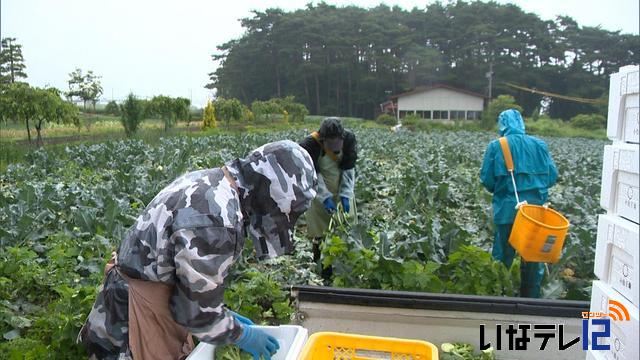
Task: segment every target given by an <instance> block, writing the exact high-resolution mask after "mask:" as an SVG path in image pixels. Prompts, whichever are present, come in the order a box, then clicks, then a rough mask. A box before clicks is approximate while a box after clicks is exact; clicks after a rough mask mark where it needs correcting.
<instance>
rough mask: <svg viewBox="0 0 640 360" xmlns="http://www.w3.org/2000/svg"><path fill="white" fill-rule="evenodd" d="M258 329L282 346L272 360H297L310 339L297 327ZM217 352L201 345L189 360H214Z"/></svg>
mask: <svg viewBox="0 0 640 360" xmlns="http://www.w3.org/2000/svg"><path fill="white" fill-rule="evenodd" d="M257 327H258V328H260V329H261V330H263V331H264V332H266V333H267V334H269V335H271V336H273V337H274V338H276V339H277V340H278V343H279V344H280V349H279V350H278V352H276V353H275V355H273V356H271V359H272V360H296V359H297V358H298V354H300V351H302V348H303V347H304V344H305V342H306V341H307V337H309V332H308V331H307V329H305V328H303V327H302V326H297V325H280V326H257ZM215 351H216V346H215V345H211V344H206V343H200V344H198V346H196V348H195V349H193V351H192V352H191V354H189V357H187V360H213V359H214V355H215Z"/></svg>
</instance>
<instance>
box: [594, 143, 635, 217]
mask: <svg viewBox="0 0 640 360" xmlns="http://www.w3.org/2000/svg"><path fill="white" fill-rule="evenodd" d="M638 157H640V145H637V144H622V143H618V144H614V145H606V146H605V147H604V159H603V163H602V189H601V193H600V205H601V206H602V207H603V208H605V209H606V210H607V211H608V212H609V213H610V214H615V215H619V216H622V217H624V218H627V219H629V220H631V221H633V222H635V223H638V212H639V211H640V208H639V207H638V202H639V192H640V189H639V187H640V186H639V185H638V183H639V182H640V180H639V179H640V178H639V176H638V167H639V166H638Z"/></svg>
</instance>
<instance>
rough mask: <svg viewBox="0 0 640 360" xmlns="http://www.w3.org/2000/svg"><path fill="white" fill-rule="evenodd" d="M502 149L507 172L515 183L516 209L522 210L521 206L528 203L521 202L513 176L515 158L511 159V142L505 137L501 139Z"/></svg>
mask: <svg viewBox="0 0 640 360" xmlns="http://www.w3.org/2000/svg"><path fill="white" fill-rule="evenodd" d="M499 141H500V148H501V149H502V155H503V156H504V162H505V165H506V166H507V170H508V171H509V174H511V182H512V183H513V192H514V193H515V194H516V209H518V208H520V206H521V205H524V204H526V203H527V201H526V200H525V201H523V202H520V197H519V196H518V188H517V187H516V179H515V177H514V176H513V171H514V169H515V166H514V165H513V157H511V150H510V149H509V142H508V141H507V138H506V137H505V136H502V137H501V138H500V139H499Z"/></svg>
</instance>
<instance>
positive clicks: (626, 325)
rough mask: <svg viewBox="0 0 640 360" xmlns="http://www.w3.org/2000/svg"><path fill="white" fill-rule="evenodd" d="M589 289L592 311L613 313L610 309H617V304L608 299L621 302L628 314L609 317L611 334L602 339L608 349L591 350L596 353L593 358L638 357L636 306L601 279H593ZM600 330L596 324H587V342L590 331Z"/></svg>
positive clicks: (639, 354) (612, 359)
mask: <svg viewBox="0 0 640 360" xmlns="http://www.w3.org/2000/svg"><path fill="white" fill-rule="evenodd" d="M591 291H592V292H591V311H592V312H601V313H607V314H610V313H615V312H614V311H610V309H612V308H615V309H617V310H618V311H619V310H620V309H619V306H617V305H611V304H610V303H609V300H615V301H617V302H619V303H621V304H622V306H624V307H625V308H626V310H627V312H628V314H629V318H628V319H627V318H626V315H625V316H623V317H620V316H618V315H617V314H616V315H614V318H611V317H609V318H610V322H611V328H610V330H611V336H609V338H608V339H604V340H603V342H602V344H609V345H610V350H608V351H607V350H598V351H593V353H596V354H597V355H596V356H595V358H599V359H611V360H632V359H633V360H636V359H639V356H640V353H639V350H638V345H639V342H638V307H636V306H634V305H633V304H631V302H629V301H628V300H627V299H625V298H624V297H622V296H621V295H620V294H619V293H618V292H617V291H615V290H614V289H613V288H611V287H610V286H608V285H607V284H605V283H603V282H602V281H594V282H593V287H592V290H591ZM623 314H624V313H623ZM602 330H603V329H602V327H601V326H598V325H592V326H589V342H590V341H591V332H592V331H602ZM598 355H599V356H598Z"/></svg>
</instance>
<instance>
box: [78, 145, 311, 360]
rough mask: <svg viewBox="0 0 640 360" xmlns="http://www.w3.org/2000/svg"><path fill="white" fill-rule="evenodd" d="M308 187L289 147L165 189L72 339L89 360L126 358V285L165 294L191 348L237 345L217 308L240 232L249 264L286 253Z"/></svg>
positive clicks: (307, 174)
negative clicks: (251, 250)
mask: <svg viewBox="0 0 640 360" xmlns="http://www.w3.org/2000/svg"><path fill="white" fill-rule="evenodd" d="M225 171H227V173H226V174H225ZM225 175H226V176H225ZM229 175H230V176H229ZM230 177H232V178H233V180H234V181H229V180H230ZM234 183H235V184H234ZM316 184H317V177H316V173H315V170H314V166H313V162H312V160H311V158H310V156H309V154H308V153H307V152H306V151H305V150H304V149H303V148H301V147H300V146H299V145H298V144H296V143H294V142H291V141H279V142H274V143H269V144H266V145H263V146H262V147H260V148H258V149H256V150H254V151H252V152H251V154H250V155H249V156H248V157H246V158H244V159H236V160H234V161H231V162H228V163H227V164H226V167H225V168H216V169H207V170H200V171H194V172H191V173H188V174H186V175H184V176H181V177H180V178H178V179H176V180H175V181H173V182H172V183H171V184H169V185H168V186H167V187H166V188H164V189H163V190H162V191H160V193H159V194H158V195H157V196H156V197H155V198H154V199H153V200H152V201H151V203H150V204H149V205H148V206H147V207H146V209H145V210H144V212H143V213H142V214H141V215H140V216H139V217H138V218H137V220H136V222H135V224H134V225H133V226H132V227H131V228H130V229H129V230H128V232H127V233H126V235H125V237H124V240H123V242H122V244H121V245H120V248H119V249H118V252H117V262H116V265H115V268H114V270H111V271H108V273H107V275H106V277H105V281H104V284H103V286H102V289H101V291H100V293H99V294H98V297H97V299H96V302H95V304H94V306H93V309H92V311H91V313H90V314H89V316H88V319H87V322H86V324H85V326H84V327H83V329H82V330H81V332H80V334H79V340H80V341H82V343H84V344H85V346H86V348H87V350H88V352H89V356H90V358H92V359H93V358H95V359H122V358H125V359H127V358H131V357H132V354H131V350H130V348H129V343H128V330H129V318H128V306H127V299H128V297H129V286H128V283H127V280H126V279H127V278H130V279H139V280H144V281H149V282H157V283H162V284H166V285H168V286H170V287H171V295H170V298H169V299H170V300H169V303H168V304H167V306H168V307H169V309H170V312H171V315H172V316H173V319H174V320H175V322H176V323H177V324H179V325H181V326H184V327H185V328H186V329H187V330H188V331H189V332H191V333H192V334H193V335H194V336H195V337H197V338H198V339H199V340H200V341H204V342H207V343H212V344H228V343H237V341H238V339H239V338H241V337H242V335H243V329H244V328H245V327H248V326H247V325H246V324H247V323H246V322H244V321H243V320H247V319H245V318H243V317H242V316H239V315H237V314H235V313H233V312H232V311H230V310H229V309H227V308H226V307H225V306H224V304H223V295H224V284H223V283H224V279H225V277H226V276H227V274H228V271H229V268H230V267H231V265H232V264H233V263H234V262H235V260H237V258H238V256H239V255H240V254H241V252H242V248H243V244H244V236H245V235H244V234H245V230H246V231H247V232H248V233H249V235H250V236H251V237H252V239H253V243H254V245H255V250H256V253H257V256H258V257H259V258H261V259H262V258H271V257H275V256H278V255H281V254H285V253H291V252H292V251H293V242H292V236H293V235H292V231H293V227H294V225H295V223H296V220H297V218H298V217H299V216H300V215H301V214H302V213H304V212H305V211H306V210H307V209H308V208H309V205H310V202H311V200H312V199H313V198H314V196H315V187H316ZM234 315H235V316H234ZM247 332H248V331H247ZM241 347H242V346H241ZM133 355H134V356H135V354H133ZM254 357H255V354H254Z"/></svg>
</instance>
